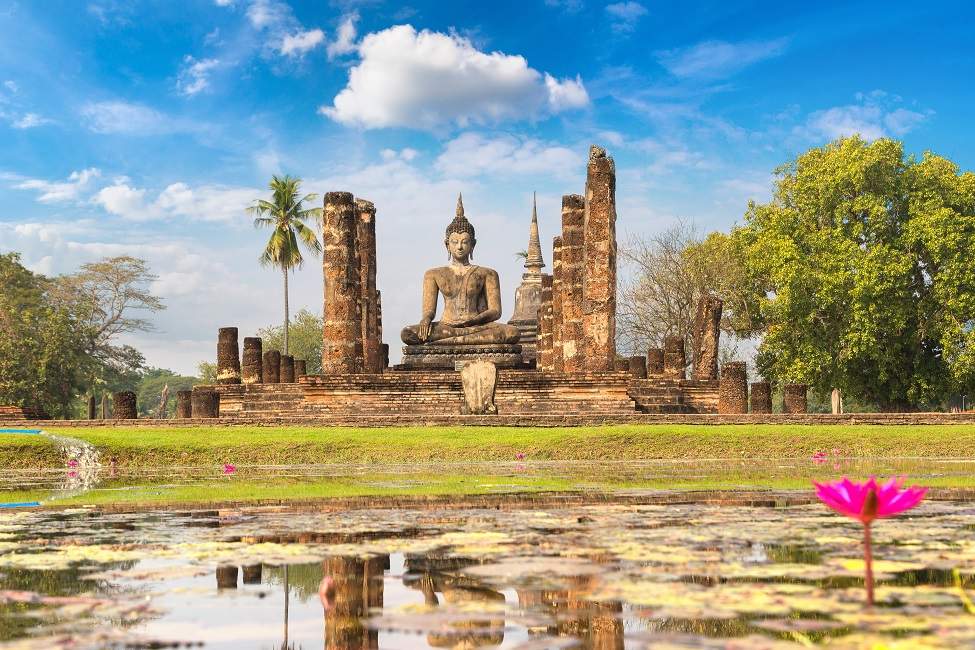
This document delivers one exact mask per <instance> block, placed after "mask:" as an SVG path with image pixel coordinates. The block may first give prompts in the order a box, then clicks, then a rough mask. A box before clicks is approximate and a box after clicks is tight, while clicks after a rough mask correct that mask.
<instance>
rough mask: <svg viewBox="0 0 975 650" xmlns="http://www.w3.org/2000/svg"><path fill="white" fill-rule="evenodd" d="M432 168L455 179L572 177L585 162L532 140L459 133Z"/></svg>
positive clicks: (447, 145) (564, 150) (580, 158)
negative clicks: (500, 176) (519, 176)
mask: <svg viewBox="0 0 975 650" xmlns="http://www.w3.org/2000/svg"><path fill="white" fill-rule="evenodd" d="M436 167H437V169H438V170H440V171H441V172H442V173H444V174H446V175H448V176H455V177H470V176H480V175H482V174H495V175H507V176H510V175H524V174H544V175H549V176H553V177H558V178H575V177H578V176H579V173H580V172H579V170H580V169H584V168H585V161H584V160H583V159H582V157H581V156H580V155H579V154H578V153H577V152H575V151H573V150H571V149H568V148H566V147H562V146H558V145H551V144H546V143H544V142H542V141H540V140H536V139H534V138H521V137H516V136H514V135H508V134H502V135H497V136H494V137H487V136H484V135H482V134H479V133H463V134H461V135H459V136H458V137H456V138H454V139H453V140H451V141H450V142H448V143H447V144H446V146H445V147H444V150H443V153H441V154H440V156H438V157H437V161H436Z"/></svg>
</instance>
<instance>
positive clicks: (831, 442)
mask: <svg viewBox="0 0 975 650" xmlns="http://www.w3.org/2000/svg"><path fill="white" fill-rule="evenodd" d="M50 430H51V431H54V432H56V433H59V434H61V435H64V436H69V437H73V438H79V439H82V440H85V441H88V442H90V443H91V444H93V445H94V446H95V447H96V448H98V450H99V451H100V453H101V456H102V460H103V462H107V461H109V460H111V459H114V460H115V462H116V464H117V465H118V466H120V467H126V466H143V465H147V464H151V465H153V466H156V467H162V466H189V465H212V464H220V463H223V462H228V461H231V462H234V463H237V464H238V465H290V464H321V463H370V464H397V463H407V464H408V463H415V462H437V461H461V462H476V461H495V460H512V459H513V458H514V455H515V454H516V453H519V452H521V453H524V454H526V456H527V457H528V458H529V459H532V460H649V459H702V458H742V459H747V458H754V459H770V458H808V457H809V456H811V455H812V454H813V453H815V452H817V451H820V450H825V451H827V452H830V451H831V450H833V449H836V450H838V453H837V454H836V455H840V456H843V457H847V458H869V457H881V458H892V457H905V456H907V457H927V458H957V457H968V458H971V457H975V425H941V426H937V425H931V426H873V425H819V426H817V425H790V426H785V425H714V426H694V425H623V426H605V427H567V428H517V427H510V428H506V427H456V428H451V427H392V428H386V429H376V428H362V429H356V428H339V427H331V428H315V427H241V426H233V427H209V426H198V427H172V428H167V427H91V428H83V427H82V428H74V427H72V428H67V427H66V428H63V429H57V428H56V427H50ZM64 460H65V459H64V458H62V457H61V455H60V453H59V452H58V451H57V449H56V448H55V447H54V446H53V445H52V444H50V443H49V442H47V441H46V440H44V439H43V438H38V437H36V436H25V435H8V434H0V467H4V468H7V469H17V468H21V469H28V468H40V467H60V466H63V465H64Z"/></svg>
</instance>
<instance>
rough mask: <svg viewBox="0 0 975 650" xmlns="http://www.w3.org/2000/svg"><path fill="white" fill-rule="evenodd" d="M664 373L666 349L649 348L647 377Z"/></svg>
mask: <svg viewBox="0 0 975 650" xmlns="http://www.w3.org/2000/svg"><path fill="white" fill-rule="evenodd" d="M662 374H664V349H663V348H650V349H649V350H647V377H655V376H657V375H662Z"/></svg>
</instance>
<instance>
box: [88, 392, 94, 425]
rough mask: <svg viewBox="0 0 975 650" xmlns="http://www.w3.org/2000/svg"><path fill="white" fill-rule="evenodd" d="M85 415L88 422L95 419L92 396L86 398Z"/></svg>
mask: <svg viewBox="0 0 975 650" xmlns="http://www.w3.org/2000/svg"><path fill="white" fill-rule="evenodd" d="M87 415H88V419H89V420H94V419H95V396H94V395H89V396H88V413H87Z"/></svg>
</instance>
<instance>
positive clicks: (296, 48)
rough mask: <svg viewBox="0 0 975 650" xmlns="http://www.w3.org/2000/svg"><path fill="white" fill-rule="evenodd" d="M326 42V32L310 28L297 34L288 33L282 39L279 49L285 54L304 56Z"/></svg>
mask: <svg viewBox="0 0 975 650" xmlns="http://www.w3.org/2000/svg"><path fill="white" fill-rule="evenodd" d="M323 42H325V32H323V31H322V30H320V29H309V30H307V31H300V32H297V33H295V34H287V35H285V37H284V38H283V39H282V40H281V47H280V48H279V51H280V52H281V54H284V55H285V56H302V55H304V54H305V53H306V52H309V51H311V50H313V49H315V48H316V47H318V46H319V45H321V44H322V43H323Z"/></svg>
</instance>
